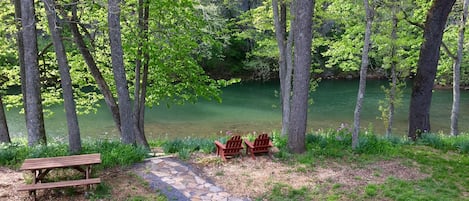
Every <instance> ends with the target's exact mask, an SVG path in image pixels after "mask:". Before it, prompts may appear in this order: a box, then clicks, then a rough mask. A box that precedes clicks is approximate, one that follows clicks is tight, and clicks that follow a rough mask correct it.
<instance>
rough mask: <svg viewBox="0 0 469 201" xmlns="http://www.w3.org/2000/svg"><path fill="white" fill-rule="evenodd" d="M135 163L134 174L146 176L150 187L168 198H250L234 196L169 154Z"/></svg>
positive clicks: (238, 200) (237, 200) (245, 200)
mask: <svg viewBox="0 0 469 201" xmlns="http://www.w3.org/2000/svg"><path fill="white" fill-rule="evenodd" d="M137 166H139V167H137V168H136V173H137V174H138V175H140V176H141V177H142V178H143V179H145V180H146V181H147V182H148V183H149V184H150V187H151V188H153V189H154V190H156V189H158V190H159V191H160V192H161V193H163V194H164V195H166V197H167V198H168V200H191V201H196V200H204V201H205V200H207V201H211V200H226V201H250V200H251V199H249V198H238V197H233V196H232V195H231V194H230V193H228V192H226V191H224V190H223V188H220V187H218V186H216V185H214V184H213V183H212V182H210V181H208V180H206V179H204V178H203V177H201V176H199V175H198V174H197V173H196V172H194V171H193V170H194V169H193V168H192V167H191V166H190V165H187V164H184V163H182V162H180V161H178V160H177V159H174V158H172V157H167V156H165V157H159V158H151V159H147V160H145V162H144V163H141V164H139V165H137Z"/></svg>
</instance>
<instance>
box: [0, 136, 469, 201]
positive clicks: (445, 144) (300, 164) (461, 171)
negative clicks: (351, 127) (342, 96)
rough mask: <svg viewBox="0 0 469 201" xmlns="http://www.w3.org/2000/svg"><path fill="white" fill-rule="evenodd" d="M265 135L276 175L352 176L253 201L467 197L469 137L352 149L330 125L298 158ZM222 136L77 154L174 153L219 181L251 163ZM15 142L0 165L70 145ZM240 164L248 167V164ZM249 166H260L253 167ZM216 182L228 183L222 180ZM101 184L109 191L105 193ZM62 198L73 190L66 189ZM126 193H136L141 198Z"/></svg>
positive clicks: (134, 156) (106, 161)
mask: <svg viewBox="0 0 469 201" xmlns="http://www.w3.org/2000/svg"><path fill="white" fill-rule="evenodd" d="M270 136H271V139H272V142H273V144H274V146H275V148H274V150H273V152H274V154H273V157H272V158H269V159H266V161H267V162H268V163H275V164H277V166H278V167H279V168H280V167H289V168H290V170H289V171H288V172H283V173H281V174H280V175H279V178H282V177H281V175H283V174H292V173H295V174H297V173H301V174H305V175H307V177H313V176H314V175H315V174H316V173H318V172H321V171H324V170H325V169H326V168H329V169H328V171H334V170H337V171H338V168H339V167H340V168H339V169H343V168H347V169H348V170H347V171H348V172H349V175H355V176H352V177H353V178H348V179H345V180H344V179H342V180H340V179H339V180H333V179H332V180H330V181H329V180H325V181H321V182H319V180H318V181H316V180H317V178H316V179H315V178H310V179H311V180H310V181H313V180H314V181H316V182H319V183H316V184H315V185H314V187H312V186H311V185H306V183H305V186H298V185H297V184H295V183H296V182H299V181H289V180H285V181H276V182H275V183H269V184H268V185H267V184H264V185H265V186H269V187H268V188H266V189H264V191H265V192H262V193H260V194H259V193H253V195H249V196H253V197H252V198H253V200H315V199H327V200H357V199H358V200H464V199H467V198H468V197H467V196H468V195H469V190H468V189H469V181H468V180H466V179H464V178H468V177H469V173H468V172H467V171H466V169H467V167H469V157H468V156H469V155H468V154H469V134H463V135H460V136H457V137H453V136H447V135H442V134H425V135H422V138H421V139H419V140H418V141H416V142H413V141H409V140H407V139H406V138H405V137H395V136H394V137H388V138H386V137H384V136H378V135H375V134H362V135H360V146H359V147H358V148H357V149H356V150H355V151H353V150H352V149H351V134H350V133H349V132H348V131H346V130H330V131H322V132H321V133H309V134H307V135H306V147H307V151H306V153H304V154H299V155H298V154H291V153H289V152H288V150H287V143H286V142H287V140H286V138H284V137H281V136H279V134H278V132H273V133H272V134H270ZM228 137H229V136H224V137H219V138H190V137H187V138H180V139H172V140H151V141H150V147H151V148H152V150H145V149H144V148H141V147H136V146H132V145H124V144H121V143H120V142H117V141H108V140H98V141H94V142H92V141H85V142H84V143H83V145H84V146H83V154H85V153H101V155H102V164H101V165H99V166H98V167H97V171H96V172H98V173H97V174H99V172H106V171H109V170H111V169H115V168H128V167H131V166H132V165H133V164H135V163H139V162H141V161H143V160H144V159H145V158H147V157H149V156H150V155H151V154H149V153H154V152H164V153H165V154H174V155H176V156H177V157H178V158H179V159H180V160H183V161H186V162H187V163H193V164H194V165H195V166H197V167H199V168H201V169H202V170H203V172H204V171H205V172H207V173H206V174H208V175H212V177H214V180H215V181H217V178H218V179H220V178H223V175H224V174H229V170H225V169H223V168H235V167H238V166H239V165H242V164H244V161H247V162H245V163H252V162H249V161H250V160H251V159H246V156H243V157H244V159H237V158H235V159H231V160H228V162H225V163H224V162H222V161H221V160H220V159H219V158H218V157H216V156H215V153H214V151H215V146H214V144H213V141H214V140H219V141H222V142H224V141H226V140H227V138H228ZM255 137H256V134H255V133H254V134H248V135H245V136H243V138H245V139H249V140H252V139H253V138H255ZM15 140H16V141H15V142H14V143H11V144H2V145H0V166H2V167H5V168H9V169H12V170H17V169H18V167H19V166H20V165H21V163H22V161H24V159H26V158H34V157H53V156H60V155H68V146H67V145H66V143H64V142H53V143H50V144H49V145H48V146H36V147H28V146H27V145H26V141H25V140H19V141H18V139H15ZM156 150H158V151H156ZM248 160H249V161H248ZM261 161H262V160H261ZM396 161H397V162H396ZM261 163H262V162H259V164H261ZM259 164H258V165H259ZM370 164H382V165H381V166H383V164H384V166H386V168H388V169H389V170H379V169H382V168H384V167H381V166H379V165H378V166H376V167H375V165H373V167H374V168H371V169H370ZM242 166H243V167H244V168H250V167H249V165H242ZM253 168H254V169H256V168H257V169H259V167H253ZM334 168H335V169H334ZM214 169H215V170H216V172H215V173H213V172H212V174H210V173H209V172H210V170H212V171H213V170H214ZM366 169H369V170H372V172H373V173H370V174H372V176H371V177H370V178H368V176H363V175H361V176H360V175H358V176H357V175H356V174H352V173H354V172H357V173H359V172H360V171H363V170H366ZM408 170H412V172H409V173H405V174H402V175H401V174H400V175H395V174H394V173H396V174H398V173H397V172H402V171H404V172H405V171H408ZM220 171H221V172H220ZM269 171H270V170H269ZM383 171H384V172H383ZM342 172H344V171H342ZM265 174H267V173H265ZM330 174H332V173H330ZM406 175H407V176H406ZM412 175H413V176H412ZM415 175H420V176H415ZM239 176H240V177H242V176H243V175H239ZM244 176H249V175H244ZM406 177H408V178H406ZM249 180H250V179H248V181H245V182H241V184H239V185H248V186H249V185H250V183H252V182H253V181H251V182H249ZM265 182H272V181H265ZM350 182H352V183H354V182H358V183H360V185H358V186H355V187H353V188H350ZM222 185H229V184H223V183H222ZM347 186H348V187H347ZM112 188H113V186H110V185H109V183H106V182H104V183H103V184H101V185H100V186H99V187H98V188H96V190H95V191H96V192H93V193H91V194H90V195H91V198H90V199H92V200H94V199H102V198H109V197H110V198H111V200H112V195H110V192H111V190H109V189H112ZM246 188H247V187H246ZM103 189H108V190H105V191H103ZM247 189H248V188H247ZM227 190H229V189H227ZM137 194H138V193H137ZM64 196H72V197H73V196H79V195H74V194H73V193H71V194H70V195H64ZM132 196H133V197H134V198H140V197H141V196H142V195H132ZM161 196H163V195H161ZM131 200H132V199H131ZM134 200H135V199H134ZM143 200H145V198H143ZM148 200H150V199H149V198H148ZM162 200H164V199H162Z"/></svg>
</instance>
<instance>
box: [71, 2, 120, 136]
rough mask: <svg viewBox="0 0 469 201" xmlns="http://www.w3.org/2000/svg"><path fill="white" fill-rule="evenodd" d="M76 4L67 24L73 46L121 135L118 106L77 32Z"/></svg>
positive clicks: (73, 5)
mask: <svg viewBox="0 0 469 201" xmlns="http://www.w3.org/2000/svg"><path fill="white" fill-rule="evenodd" d="M77 3H78V0H74V1H73V4H72V18H71V20H70V23H69V25H70V31H71V32H72V35H73V39H74V41H75V44H76V46H77V48H78V50H80V53H81V55H82V56H83V59H84V60H85V62H86V65H87V66H88V70H89V71H90V73H91V75H92V76H93V78H94V80H95V81H96V84H97V85H98V88H99V91H100V92H101V94H103V96H104V101H105V102H106V105H107V106H108V108H109V110H110V111H111V114H112V118H113V120H114V123H115V124H116V128H117V131H118V132H119V134H120V135H122V133H121V120H120V116H119V106H118V105H117V101H116V99H115V98H114V96H113V95H112V92H111V90H110V89H109V85H108V84H107V83H106V80H105V79H104V77H103V75H102V74H101V72H100V71H99V69H98V66H97V65H96V62H95V60H94V58H93V56H92V55H91V53H90V51H89V50H88V48H87V47H86V43H85V41H84V40H83V36H82V35H81V33H80V31H79V30H78V26H77V24H78V22H79V19H78V17H77V5H76V4H77Z"/></svg>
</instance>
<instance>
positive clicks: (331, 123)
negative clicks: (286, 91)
mask: <svg viewBox="0 0 469 201" xmlns="http://www.w3.org/2000/svg"><path fill="white" fill-rule="evenodd" d="M385 84H386V82H385V81H374V80H373V81H368V82H367V85H368V86H367V89H366V95H365V99H364V105H363V107H362V115H361V119H362V121H361V127H362V129H363V130H365V129H369V128H371V127H372V128H373V129H374V131H375V132H377V133H384V126H383V123H382V121H381V120H379V119H378V117H379V116H380V115H381V112H380V111H379V110H378V102H379V100H382V99H383V98H384V94H383V91H382V90H381V88H380V86H381V85H385ZM357 89H358V81H357V80H324V81H322V82H321V83H320V84H319V87H318V89H317V90H316V92H314V93H313V95H312V97H313V99H314V104H313V105H311V106H310V108H309V116H308V128H309V130H318V129H327V128H333V129H335V128H338V127H339V126H340V125H341V124H342V123H343V124H346V125H352V124H353V111H354V109H355V101H356V96H357ZM277 90H278V83H273V82H270V83H240V84H236V85H233V86H230V87H228V88H225V89H224V90H223V95H222V98H223V102H222V103H218V102H215V101H206V100H201V101H200V102H198V103H196V104H186V105H172V106H171V107H169V108H168V107H166V104H161V106H155V107H152V108H147V110H146V119H145V130H146V133H147V138H149V139H151V138H158V137H169V138H174V137H185V136H213V135H219V134H224V133H226V132H227V131H230V132H233V133H248V132H254V131H256V132H270V131H272V130H279V129H280V126H281V111H280V108H279V98H278V97H276V91H277ZM410 91H411V87H410V86H408V87H407V88H406V89H405V95H404V98H403V100H402V105H401V106H400V107H399V108H397V111H396V114H395V115H396V117H395V129H394V132H395V133H396V134H400V135H405V133H406V131H407V122H408V121H407V119H408V109H409V106H408V105H409V96H410ZM461 92H462V94H461V111H460V120H459V125H460V130H461V131H469V124H468V123H469V110H468V108H469V92H468V91H461ZM451 104H452V91H451V90H436V91H435V92H434V94H433V100H432V108H431V125H432V130H433V131H443V132H446V133H448V132H449V126H450V113H451ZM51 109H52V110H53V111H54V112H55V114H54V116H52V117H48V118H46V123H45V124H46V125H45V126H46V132H47V135H48V136H49V137H54V138H65V139H67V125H66V121H65V114H64V111H63V107H62V106H56V107H54V108H51ZM7 120H8V126H9V129H10V133H11V135H12V136H13V137H23V136H27V134H26V129H25V124H24V116H23V115H20V114H18V110H11V111H8V112H7ZM79 124H80V130H81V135H82V137H83V138H87V137H93V138H95V137H100V138H118V136H117V134H116V130H115V127H114V123H113V121H112V118H111V115H110V113H109V111H108V110H107V107H106V106H105V105H103V106H102V107H101V108H99V110H98V112H97V113H96V114H89V115H82V116H79ZM370 125H372V126H370Z"/></svg>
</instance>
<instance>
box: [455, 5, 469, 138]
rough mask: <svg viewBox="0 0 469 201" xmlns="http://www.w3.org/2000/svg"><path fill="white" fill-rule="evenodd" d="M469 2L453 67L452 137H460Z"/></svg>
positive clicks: (465, 8)
mask: <svg viewBox="0 0 469 201" xmlns="http://www.w3.org/2000/svg"><path fill="white" fill-rule="evenodd" d="M468 3H469V0H464V6H463V13H462V15H461V24H460V25H459V36H458V52H457V56H456V57H457V58H456V60H455V61H454V65H453V106H452V109H451V135H454V136H456V135H459V129H458V119H459V101H460V96H461V94H460V90H459V88H460V86H459V85H460V78H461V61H462V57H463V50H464V32H465V30H466V21H467V12H468V11H467V10H468V9H467V6H468Z"/></svg>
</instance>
